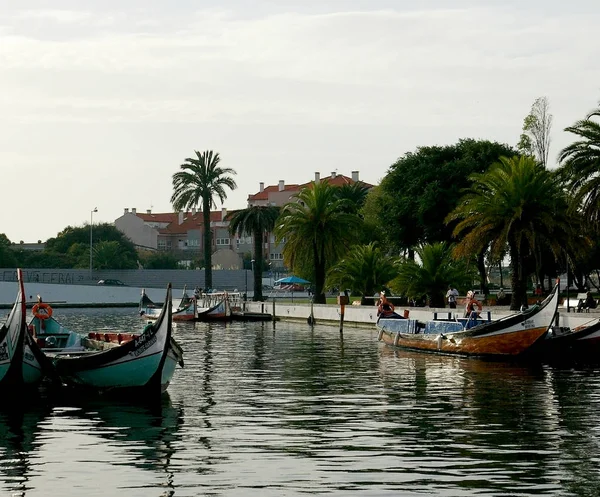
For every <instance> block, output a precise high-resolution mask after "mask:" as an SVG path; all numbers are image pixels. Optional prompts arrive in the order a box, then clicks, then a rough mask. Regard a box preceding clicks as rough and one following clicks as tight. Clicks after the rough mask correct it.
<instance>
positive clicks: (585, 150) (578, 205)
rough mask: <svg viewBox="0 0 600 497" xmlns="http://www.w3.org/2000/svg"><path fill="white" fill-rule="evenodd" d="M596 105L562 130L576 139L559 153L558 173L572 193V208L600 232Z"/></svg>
mask: <svg viewBox="0 0 600 497" xmlns="http://www.w3.org/2000/svg"><path fill="white" fill-rule="evenodd" d="M594 118H600V107H599V108H598V109H596V110H594V111H593V112H590V113H589V114H588V116H587V117H586V118H585V119H583V120H581V121H577V122H576V123H575V124H573V125H572V126H569V127H567V128H565V131H568V132H569V133H573V134H574V135H577V137H578V140H576V141H575V142H573V143H572V144H571V145H569V146H567V147H565V148H564V149H563V150H562V151H561V152H560V154H559V158H558V160H559V162H560V164H561V167H560V169H559V174H560V175H561V177H562V178H563V180H564V181H565V183H566V184H567V186H568V188H569V190H570V191H571V193H572V194H573V210H575V209H580V210H581V212H582V214H583V216H584V218H585V219H586V220H587V225H588V226H590V227H592V228H593V229H594V230H595V231H600V123H599V122H597V121H595V120H594Z"/></svg>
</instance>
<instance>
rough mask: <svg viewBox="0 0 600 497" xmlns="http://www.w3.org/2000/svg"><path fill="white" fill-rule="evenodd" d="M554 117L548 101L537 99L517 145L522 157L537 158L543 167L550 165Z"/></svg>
mask: <svg viewBox="0 0 600 497" xmlns="http://www.w3.org/2000/svg"><path fill="white" fill-rule="evenodd" d="M552 117H553V116H552V114H550V103H549V101H548V99H547V98H546V97H540V98H537V99H536V100H535V102H533V105H532V106H531V111H530V113H529V114H528V115H527V116H526V117H525V119H524V120H523V133H522V134H521V136H520V138H519V143H518V145H517V149H518V150H519V152H521V154H522V155H530V156H532V157H535V158H536V160H537V161H538V163H539V164H541V165H542V166H543V167H546V166H547V165H548V152H549V150H550V130H551V129H552Z"/></svg>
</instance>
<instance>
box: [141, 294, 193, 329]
mask: <svg viewBox="0 0 600 497" xmlns="http://www.w3.org/2000/svg"><path fill="white" fill-rule="evenodd" d="M162 307H163V306H162V305H157V304H155V303H154V302H153V301H152V300H151V299H150V297H148V295H146V290H142V297H141V298H140V316H142V317H143V318H144V319H152V320H155V319H158V316H160V313H161V311H162ZM171 307H172V311H171V319H172V320H173V321H193V320H194V319H196V316H197V314H198V311H197V308H196V298H195V297H190V296H189V295H188V293H187V288H186V287H185V286H184V287H183V295H182V296H181V300H180V301H179V302H177V305H175V302H173V303H172V304H171Z"/></svg>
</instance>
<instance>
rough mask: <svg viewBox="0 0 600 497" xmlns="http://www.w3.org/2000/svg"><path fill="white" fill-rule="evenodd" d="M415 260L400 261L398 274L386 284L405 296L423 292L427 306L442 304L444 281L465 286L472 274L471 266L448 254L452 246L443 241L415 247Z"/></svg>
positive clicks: (470, 279) (457, 285) (443, 299)
mask: <svg viewBox="0 0 600 497" xmlns="http://www.w3.org/2000/svg"><path fill="white" fill-rule="evenodd" d="M416 252H417V258H416V260H412V259H405V260H404V261H403V262H401V263H400V265H399V269H398V276H397V277H396V278H395V279H394V280H393V281H392V282H391V283H390V288H391V289H392V290H393V291H395V292H398V293H400V294H403V295H406V296H407V297H409V298H411V297H415V298H420V297H422V296H426V297H427V300H428V302H429V305H430V306H431V307H445V295H446V291H447V289H448V285H454V286H456V287H457V288H458V289H462V290H467V289H468V288H469V287H470V285H471V283H472V281H473V278H474V277H475V275H476V271H475V268H474V266H472V265H468V264H466V263H465V262H464V261H463V260H462V259H454V258H453V257H452V247H451V246H450V245H448V244H446V243H445V242H437V243H434V244H430V245H422V246H420V247H418V248H417V250H416Z"/></svg>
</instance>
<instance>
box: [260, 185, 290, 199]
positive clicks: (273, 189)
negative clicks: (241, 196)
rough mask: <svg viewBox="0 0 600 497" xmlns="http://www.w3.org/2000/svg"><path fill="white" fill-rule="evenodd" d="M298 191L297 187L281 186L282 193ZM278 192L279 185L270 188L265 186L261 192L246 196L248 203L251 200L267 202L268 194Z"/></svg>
mask: <svg viewBox="0 0 600 497" xmlns="http://www.w3.org/2000/svg"><path fill="white" fill-rule="evenodd" d="M298 190H300V186H299V185H284V186H283V190H282V191H284V192H295V191H298ZM278 191H280V190H279V185H271V186H267V187H266V188H265V189H264V190H263V191H262V192H258V193H255V194H254V195H248V201H251V200H268V199H269V193H271V192H278Z"/></svg>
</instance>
